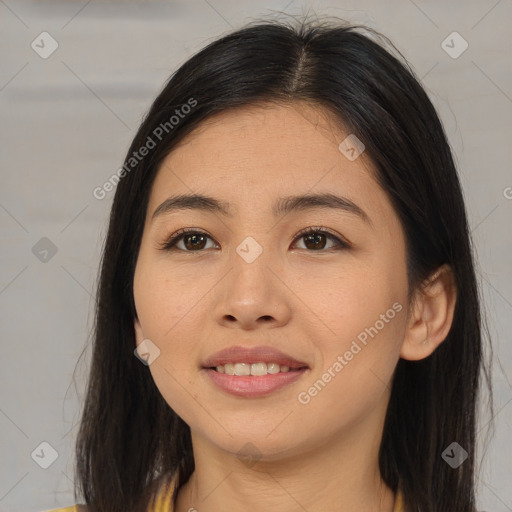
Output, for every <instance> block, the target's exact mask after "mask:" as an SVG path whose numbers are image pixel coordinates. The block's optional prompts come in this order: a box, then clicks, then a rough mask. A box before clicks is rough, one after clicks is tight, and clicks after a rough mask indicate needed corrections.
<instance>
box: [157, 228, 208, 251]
mask: <svg viewBox="0 0 512 512" xmlns="http://www.w3.org/2000/svg"><path fill="white" fill-rule="evenodd" d="M208 238H210V240H211V237H210V236H208V235H207V234H206V233H205V232H203V231H198V230H197V229H190V228H183V229H180V230H179V231H177V232H176V233H174V234H173V235H172V236H171V237H170V238H169V239H168V240H167V241H165V242H164V243H163V244H162V246H161V248H162V249H163V250H169V251H170V250H180V251H185V252H199V251H200V250H201V249H204V248H205V245H206V244H205V241H206V239H208ZM182 241H183V242H184V244H185V248H183V247H179V244H180V243H181V242H182Z"/></svg>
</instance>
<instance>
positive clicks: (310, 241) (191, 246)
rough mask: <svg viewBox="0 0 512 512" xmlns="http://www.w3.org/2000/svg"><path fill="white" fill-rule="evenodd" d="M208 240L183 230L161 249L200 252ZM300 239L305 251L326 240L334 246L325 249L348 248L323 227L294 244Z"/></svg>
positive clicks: (306, 231)
mask: <svg viewBox="0 0 512 512" xmlns="http://www.w3.org/2000/svg"><path fill="white" fill-rule="evenodd" d="M208 239H210V240H212V238H211V237H210V236H209V235H207V234H206V233H205V232H204V231H200V230H197V229H191V228H183V229H180V230H179V231H177V232H176V233H174V234H173V235H171V237H170V238H169V239H168V240H166V241H165V242H163V244H161V249H162V250H168V251H170V250H180V251H184V252H201V251H202V249H205V248H208V247H206V243H207V240H208ZM300 239H304V240H305V245H306V249H310V250H313V251H317V252H318V251H321V250H322V249H325V248H326V247H325V245H326V240H327V239H330V240H332V241H334V246H333V247H327V249H347V248H349V247H350V245H349V244H348V243H347V242H345V241H342V240H340V238H338V237H337V236H335V235H333V234H332V233H330V232H329V231H327V228H324V227H309V228H305V229H303V230H302V231H300V232H299V233H298V235H297V236H296V237H295V239H294V242H296V241H297V240H300ZM182 242H183V244H184V245H182V246H181V247H180V245H179V244H180V243H182ZM210 248H211V247H210Z"/></svg>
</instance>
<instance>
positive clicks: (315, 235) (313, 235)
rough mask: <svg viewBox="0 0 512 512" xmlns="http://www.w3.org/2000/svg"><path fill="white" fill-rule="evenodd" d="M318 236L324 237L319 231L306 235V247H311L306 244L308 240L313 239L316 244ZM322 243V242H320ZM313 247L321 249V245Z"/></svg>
mask: <svg viewBox="0 0 512 512" xmlns="http://www.w3.org/2000/svg"><path fill="white" fill-rule="evenodd" d="M319 237H324V235H323V234H321V233H313V234H311V235H307V236H306V240H307V241H306V247H308V249H311V247H310V246H309V245H308V241H309V240H314V242H313V244H315V245H316V244H318V243H319ZM322 245H323V244H322ZM313 249H323V247H316V246H315V247H313Z"/></svg>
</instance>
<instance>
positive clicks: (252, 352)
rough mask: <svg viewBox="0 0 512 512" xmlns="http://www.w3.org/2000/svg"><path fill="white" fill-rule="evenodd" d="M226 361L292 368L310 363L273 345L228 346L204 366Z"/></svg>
mask: <svg viewBox="0 0 512 512" xmlns="http://www.w3.org/2000/svg"><path fill="white" fill-rule="evenodd" d="M226 363H251V364H252V363H278V364H280V365H281V366H289V367H290V368H304V367H307V366H308V365H307V364H306V363H304V362H301V361H297V359H294V358H293V357H291V356H289V355H287V354H284V353H283V352H281V351H279V350H277V349H275V348H273V347H266V346H260V347H243V346H233V347H228V348H225V349H223V350H221V351H220V352H216V353H215V354H213V355H212V356H210V357H209V358H208V359H207V360H206V361H205V362H204V363H203V367H204V368H212V367H215V366H220V365H224V364H226Z"/></svg>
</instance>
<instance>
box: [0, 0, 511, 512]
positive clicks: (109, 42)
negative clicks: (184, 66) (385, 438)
mask: <svg viewBox="0 0 512 512" xmlns="http://www.w3.org/2000/svg"><path fill="white" fill-rule="evenodd" d="M272 11H285V12H287V13H290V14H304V13H306V12H308V11H311V12H316V13H317V14H318V15H320V16H323V15H335V16H339V17H341V18H344V19H347V20H349V21H352V22H357V23H364V24H368V25H369V26H372V27H374V28H376V29H377V30H380V31H382V32H383V33H384V34H386V35H387V36H389V37H390V38H391V39H392V41H393V42H394V43H395V44H396V45H397V46H398V47H399V48H400V49H401V51H402V52H403V53H404V55H405V56H406V57H407V59H408V60H409V62H410V63H411V64H412V66H413V68H414V69H415V70H416V72H417V74H418V76H419V77H421V79H422V82H423V84H424V86H425V88H426V89H427V92H428V93H429V95H430V97H431V98H432V100H433V102H434V104H435V105H436V107H437V109H438V111H439V113H440V115H441V118H442V120H443V123H444V125H445V127H446V130H447V133H448V136H449V139H450V143H451V145H452V148H453V150H454V152H455V155H456V159H457V163H458V166H459V169H460V175H461V180H462V183H463V187H464V192H465V197H466V201H467V208H468V213H469V218H470V224H471V228H472V232H473V236H474V240H475V245H476V249H477V253H478V261H479V279H480V282H481V290H482V296H483V298H484V301H485V305H486V309H487V311H488V318H489V328H490V333H491V336H492V338H493V339H494V360H493V361H494V386H495V399H496V416H495V423H496V431H495V434H494V438H492V441H491V442H490V444H489V445H488V451H487V457H486V459H484V460H485V463H484V465H483V467H482V470H481V473H480V477H479V503H478V505H479V509H480V510H487V511H489V512H502V511H511V510H512V488H511V486H510V482H511V480H512V451H511V444H512V443H511V432H512V404H511V403H510V402H511V400H512V386H511V384H512V377H511V374H512V371H511V369H512V343H510V332H511V330H512V322H511V317H512V314H511V313H512V287H511V268H510V253H511V249H512V243H511V242H512V240H511V234H510V233H511V230H510V219H511V212H512V199H510V198H511V197H512V189H509V188H507V187H512V175H511V172H510V170H511V163H512V150H511V147H512V130H511V121H510V120H511V118H512V73H511V65H510V64H511V55H512V37H511V32H510V21H511V20H512V2H511V1H510V0H500V1H497V0H490V1H487V0H485V1H483V0H481V1H462V0H461V1H458V2H442V1H432V2H428V1H425V0H414V1H412V0H402V1H400V0H393V1H386V2H383V1H378V0H373V1H370V0H366V1H364V0H346V1H330V2H327V1H325V2H299V1H289V0H281V1H279V0H273V1H271V0H267V1H263V0H259V1H252V2H250V1H248V0H244V1H240V2H234V1H229V0H193V1H190V2H186V1H185V0H181V1H168V2H158V1H131V2H104V1H98V0H92V1H89V2H88V1H87V0H83V1H67V2H65V1H62V2H47V1H39V2H29V1H17V0H0V23H1V25H0V27H1V30H0V41H1V45H0V48H1V50H0V51H1V62H2V64H1V66H0V104H1V109H2V110H1V112H2V117H1V119H2V122H1V128H0V130H1V132H0V143H1V153H0V163H1V167H0V168H1V173H2V174H1V189H0V229H1V232H2V235H1V237H2V253H1V263H0V308H1V331H0V338H1V343H2V357H1V359H0V368H1V377H0V386H1V388H0V389H1V396H0V434H1V435H0V450H1V455H0V511H4V512H6V511H9V512H18V511H40V510H45V509H49V508H54V507H57V506H65V505H70V504H72V503H74V498H73V495H72V488H73V487H72V485H73V484H72V480H73V451H72V450H73V443H74V441H75V436H76V430H77V429H76V424H77V419H78V416H77V414H78V411H79V404H80V400H81V399H82V398H83V395H84V388H83V386H84V376H85V374H86V370H87V364H88V358H89V356H90V351H89V350H86V352H85V357H84V361H85V362H84V363H82V365H81V366H79V367H78V370H79V371H77V374H76V383H77V387H75V385H74V383H73V380H72V378H73V370H74V368H75V365H76V363H77V360H78V357H79V355H80V353H81V352H82V350H83V349H84V348H86V347H87V345H88V342H89V338H88V335H89V331H90V328H91V325H92V318H93V317H92V306H93V295H94V289H95V283H96V273H97V267H98V264H99V258H100V252H101V246H102V241H103V237H104V235H105V231H106V223H107V216H108V211H109V207H110V204H111V199H112V196H113V192H111V193H110V194H108V197H107V198H105V199H104V200H102V201H100V200H97V199H95V198H94V197H93V195H92V191H93V189H94V188H95V187H97V186H101V185H102V184H103V183H104V182H105V181H106V180H107V179H108V178H109V177H110V176H111V175H112V174H113V173H114V172H115V171H116V170H117V169H118V168H119V166H120V165H121V163H122V161H123V158H124V156H125V153H126V151H127V149H128V145H129V143H130V141H131V139H132V137H133V136H134V134H135V131H136V129H137V127H138V125H139V122H140V120H141V116H142V115H143V114H144V112H145V111H146V109H147V108H148V107H149V105H150V103H151V102H152V100H153V99H154V98H155V96H156V95H157V93H158V92H159V90H160V89H161V87H162V85H163V83H164V81H165V80H167V78H168V77H169V75H170V74H171V73H172V71H174V70H175V69H176V68H177V67H178V66H179V65H180V64H181V63H183V62H184V61H185V60H186V59H187V58H188V57H189V56H190V55H191V54H192V53H193V52H195V51H197V50H199V49H200V48H201V47H203V46H204V45H205V44H206V43H208V42H210V41H211V40H213V39H214V38H216V37H217V36H219V35H221V34H224V33H225V32H227V31H229V30H231V29H232V28H237V27H239V26H241V25H242V24H243V23H245V22H248V21H252V20H253V19H254V18H256V17H259V16H260V15H267V16H268V15H269V14H270V13H271V12H272ZM43 31H47V32H49V33H50V34H51V36H52V37H53V38H54V39H55V40H56V41H57V42H58V44H59V47H58V49H57V50H56V51H55V53H53V54H52V55H51V56H50V57H49V58H47V59H43V58H41V57H40V56H39V55H38V54H37V53H36V52H35V51H34V50H33V49H32V48H31V43H32V41H33V40H34V39H36V38H37V37H38V36H39V34H41V32H43ZM453 31H457V32H458V33H459V34H460V35H461V36H462V37H463V38H464V39H465V40H466V41H467V42H468V44H469V47H468V49H467V50H466V51H465V52H464V53H462V55H460V56H459V57H458V58H456V59H454V58H452V57H450V56H449V55H448V54H447V53H446V52H445V51H444V50H443V48H442V46H441V44H442V42H443V40H445V39H446V37H447V36H448V35H449V34H451V33H452V32H453ZM449 44H451V43H449ZM453 44H454V45H455V44H459V43H453ZM507 196H508V198H507ZM43 237H47V238H48V239H50V240H51V241H52V243H53V244H55V246H56V248H57V252H56V254H55V255H53V256H52V257H51V258H50V256H51V253H49V254H48V256H47V259H48V261H46V262H43V261H40V259H39V258H40V257H43V258H44V254H43V253H40V254H39V258H38V257H36V255H35V254H34V253H33V251H32V248H33V246H34V245H35V244H36V243H37V242H38V241H39V240H40V239H41V238H43ZM489 419H490V418H484V419H483V420H482V430H481V432H480V434H479V440H480V439H482V440H484V434H485V433H486V428H484V427H485V424H486V422H487V421H488V420H489ZM43 441H46V442H48V443H49V444H50V445H51V446H52V447H53V448H54V449H55V450H56V451H57V452H58V458H57V459H56V460H55V462H54V463H53V464H52V465H51V466H50V467H49V468H48V469H42V468H41V467H40V466H39V465H38V464H36V462H35V461H34V460H33V459H32V458H31V453H32V452H33V451H34V450H35V449H36V448H38V447H39V445H40V443H41V442H43ZM482 449H483V448H481V449H480V452H481V451H482ZM45 450H46V451H45ZM36 453H39V454H40V455H41V448H39V449H38V450H36ZM43 453H45V457H47V456H49V455H48V454H49V451H48V449H44V447H43ZM34 457H35V456H34ZM35 458H36V457H35ZM42 458H43V457H42V456H41V457H40V459H39V460H42ZM418 463H421V462H420V461H418Z"/></svg>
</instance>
